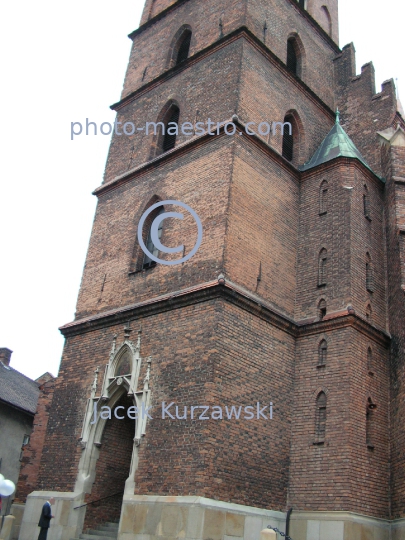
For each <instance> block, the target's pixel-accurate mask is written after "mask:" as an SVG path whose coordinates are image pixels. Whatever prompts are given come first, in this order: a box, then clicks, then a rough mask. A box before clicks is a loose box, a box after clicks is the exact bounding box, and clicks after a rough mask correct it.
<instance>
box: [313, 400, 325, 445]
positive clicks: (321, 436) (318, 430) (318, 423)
mask: <svg viewBox="0 0 405 540" xmlns="http://www.w3.org/2000/svg"><path fill="white" fill-rule="evenodd" d="M325 433H326V394H325V392H320V393H319V394H318V397H317V398H316V416H315V438H316V442H318V443H322V442H324V440H325Z"/></svg>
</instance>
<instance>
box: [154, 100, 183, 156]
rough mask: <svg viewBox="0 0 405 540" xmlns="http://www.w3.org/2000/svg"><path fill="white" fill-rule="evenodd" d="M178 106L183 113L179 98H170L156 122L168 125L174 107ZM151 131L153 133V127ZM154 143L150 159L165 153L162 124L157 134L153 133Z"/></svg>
mask: <svg viewBox="0 0 405 540" xmlns="http://www.w3.org/2000/svg"><path fill="white" fill-rule="evenodd" d="M174 107H177V108H178V109H179V111H180V113H181V107H180V105H179V102H178V101H177V99H175V98H173V97H171V98H169V99H168V101H167V102H166V104H165V105H164V107H163V108H162V109H161V111H160V113H159V115H158V118H157V120H156V124H163V125H164V126H166V124H167V123H168V122H169V120H170V117H171V114H172V111H173V108H174ZM151 132H152V133H153V131H152V129H151ZM152 137H153V139H152V144H151V151H150V156H149V159H153V158H155V157H158V156H160V155H161V154H162V153H163V140H164V135H163V130H162V127H161V125H158V128H157V129H156V134H155V133H153V135H152Z"/></svg>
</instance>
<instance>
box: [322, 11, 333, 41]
mask: <svg viewBox="0 0 405 540" xmlns="http://www.w3.org/2000/svg"><path fill="white" fill-rule="evenodd" d="M320 13H321V17H322V19H321V20H320V21H319V24H320V25H321V26H322V28H323V29H324V30H325V32H326V33H327V34H328V35H329V36H330V37H332V17H331V16H330V13H329V9H328V8H327V6H322V7H321V10H320Z"/></svg>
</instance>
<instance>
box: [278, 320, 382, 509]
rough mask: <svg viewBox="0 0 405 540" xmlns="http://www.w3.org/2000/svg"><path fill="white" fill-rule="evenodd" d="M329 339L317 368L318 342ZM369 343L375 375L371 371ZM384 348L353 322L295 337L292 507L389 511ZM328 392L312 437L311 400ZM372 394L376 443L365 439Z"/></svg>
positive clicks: (290, 487)
mask: <svg viewBox="0 0 405 540" xmlns="http://www.w3.org/2000/svg"><path fill="white" fill-rule="evenodd" d="M321 339H326V341H327V344H328V351H327V360H326V366H325V367H323V368H318V367H317V364H318V346H319V342H320V341H321ZM368 347H371V348H372V352H373V360H374V366H375V370H374V375H373V376H371V375H369V373H368V367H367V349H368ZM387 353H388V351H387V349H386V348H385V346H383V345H382V344H381V343H378V342H376V341H374V340H373V339H370V337H367V336H366V335H365V334H363V333H360V332H358V331H356V330H355V329H352V328H346V329H341V330H333V329H332V328H330V327H329V328H328V327H327V325H326V327H325V331H322V330H321V329H319V331H318V332H317V333H316V334H314V335H312V336H308V337H303V338H302V339H300V340H299V341H298V343H297V356H296V364H295V381H294V390H293V396H294V397H293V411H294V412H293V416H292V441H291V442H292V445H291V469H290V481H289V500H288V505H289V506H293V507H294V509H295V510H301V511H306V510H317V511H332V510H333V511H351V512H359V513H362V514H367V515H373V516H376V517H381V518H388V517H389V454H388V448H389V446H388V420H389V415H388V407H389V370H388V364H387V356H388V354H387ZM320 391H324V392H325V393H326V394H327V420H326V435H325V443H324V444H323V445H316V444H314V442H315V440H316V438H315V402H316V397H317V395H318V394H319V392H320ZM370 396H371V397H372V400H373V403H374V404H376V405H377V409H376V410H375V412H374V418H373V421H374V422H375V429H374V437H373V443H374V449H369V448H367V444H366V404H367V400H368V397H370Z"/></svg>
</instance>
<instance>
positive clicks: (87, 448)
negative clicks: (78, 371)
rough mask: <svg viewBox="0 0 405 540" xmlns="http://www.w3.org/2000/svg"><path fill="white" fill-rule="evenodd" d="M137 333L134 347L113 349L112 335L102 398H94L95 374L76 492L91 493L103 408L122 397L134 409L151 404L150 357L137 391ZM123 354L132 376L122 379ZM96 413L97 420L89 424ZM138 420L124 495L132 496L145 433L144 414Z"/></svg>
mask: <svg viewBox="0 0 405 540" xmlns="http://www.w3.org/2000/svg"><path fill="white" fill-rule="evenodd" d="M140 334H141V331H139V332H138V342H137V345H136V346H134V344H133V343H132V342H131V341H129V340H128V339H126V340H125V341H124V342H123V343H122V344H121V345H120V346H119V347H118V348H117V349H116V336H114V340H113V345H112V349H111V353H110V361H109V363H108V364H107V366H106V369H105V373H104V380H103V385H102V392H101V396H100V397H97V396H96V395H95V394H96V389H97V375H98V368H97V370H96V376H95V380H94V383H93V387H92V392H91V397H90V399H89V400H88V403H87V411H86V414H85V417H84V422H83V429H82V437H81V439H80V441H81V445H82V448H83V454H82V456H81V459H80V462H79V471H78V475H77V478H76V483H75V488H74V491H75V493H77V492H81V493H91V490H92V486H93V484H94V481H95V477H96V464H97V460H98V458H99V456H100V448H101V445H102V436H103V432H104V428H105V426H106V422H107V421H108V420H107V419H103V418H100V411H101V408H102V407H109V408H110V409H111V410H112V409H114V407H115V405H116V404H117V402H118V401H119V400H120V399H121V397H122V396H123V395H125V394H127V395H128V396H130V397H132V398H133V403H134V406H135V407H137V408H138V411H139V410H142V409H143V410H145V409H146V408H147V407H148V406H149V403H150V389H149V377H150V364H151V358H150V357H149V358H147V359H146V360H147V362H148V367H147V372H146V376H145V379H144V381H143V383H144V384H143V389H142V390H139V391H138V390H137V388H138V381H139V373H140V369H141V361H142V359H141V357H140V354H139V353H140ZM125 354H129V356H130V363H131V375H130V376H121V375H116V370H117V367H118V366H119V364H120V361H121V359H122V358H123V356H124V355H125ZM94 411H96V413H97V414H96V421H95V422H94V423H92V420H93V418H94ZM138 416H140V418H139V419H138V420H134V444H133V450H132V457H131V464H130V472H129V476H128V478H127V480H126V482H125V493H128V494H133V493H134V489H135V472H136V469H137V467H138V447H139V445H140V443H141V438H142V436H143V435H145V432H146V420H147V415H146V414H142V413H141V414H140V415H138Z"/></svg>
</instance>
